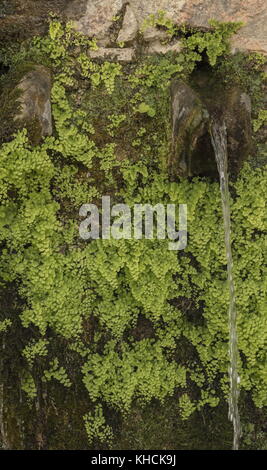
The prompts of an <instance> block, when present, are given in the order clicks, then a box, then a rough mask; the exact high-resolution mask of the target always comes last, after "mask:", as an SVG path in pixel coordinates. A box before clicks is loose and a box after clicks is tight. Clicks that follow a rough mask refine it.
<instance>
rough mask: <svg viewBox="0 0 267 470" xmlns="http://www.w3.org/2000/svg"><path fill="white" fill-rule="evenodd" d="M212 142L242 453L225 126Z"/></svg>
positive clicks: (217, 128)
mask: <svg viewBox="0 0 267 470" xmlns="http://www.w3.org/2000/svg"><path fill="white" fill-rule="evenodd" d="M211 139H212V145H213V148H214V151H215V156H216V161H217V166H218V171H219V175H220V186H221V197H222V208H223V219H224V232H225V247H226V256H227V273H228V285H229V294H230V302H229V333H230V336H229V356H230V367H229V378H230V394H229V419H230V420H231V421H232V423H233V427H234V440H233V449H234V450H238V446H239V440H240V436H241V426H240V416H239V411H238V396H239V382H240V379H239V376H238V341H237V312H236V299H235V285H234V277H233V255H232V247H231V214H230V193H229V179H228V155H227V131H226V125H225V123H223V124H219V123H217V122H213V123H212V126H211Z"/></svg>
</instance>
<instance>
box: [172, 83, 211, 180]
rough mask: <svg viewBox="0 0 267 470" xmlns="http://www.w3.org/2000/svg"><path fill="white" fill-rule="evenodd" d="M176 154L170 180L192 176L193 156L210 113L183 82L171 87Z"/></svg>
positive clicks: (174, 148)
mask: <svg viewBox="0 0 267 470" xmlns="http://www.w3.org/2000/svg"><path fill="white" fill-rule="evenodd" d="M171 101H172V152H171V156H170V160H169V170H170V177H171V178H172V179H175V178H177V177H179V176H192V155H193V152H194V150H195V147H196V144H197V142H198V140H199V139H200V137H201V136H203V134H204V132H205V126H206V125H207V123H208V119H209V113H208V111H207V109H206V108H205V106H204V105H203V103H202V102H201V100H200V98H199V97H198V95H197V93H196V92H195V91H194V90H193V89H192V88H190V87H189V86H188V85H187V84H185V83H183V82H182V81H181V80H174V81H173V82H172V85H171Z"/></svg>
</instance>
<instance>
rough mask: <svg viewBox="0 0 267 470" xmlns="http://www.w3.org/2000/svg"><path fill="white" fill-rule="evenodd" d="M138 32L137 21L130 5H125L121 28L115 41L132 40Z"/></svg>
mask: <svg viewBox="0 0 267 470" xmlns="http://www.w3.org/2000/svg"><path fill="white" fill-rule="evenodd" d="M137 32H138V23H137V20H136V17H135V14H134V12H133V10H132V9H131V7H130V6H129V5H127V7H126V10H125V15H124V19H123V24H122V29H121V30H120V32H119V35H118V38H117V42H130V41H133V40H134V39H135V37H136V35H137Z"/></svg>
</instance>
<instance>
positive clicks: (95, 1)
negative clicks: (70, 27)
mask: <svg viewBox="0 0 267 470" xmlns="http://www.w3.org/2000/svg"><path fill="white" fill-rule="evenodd" d="M125 3H126V0H74V1H72V2H70V3H69V5H68V7H67V9H66V11H65V14H66V16H67V17H68V18H70V19H74V20H75V27H76V29H77V30H78V31H80V32H82V33H84V34H86V35H88V36H94V37H96V38H97V39H106V38H107V37H108V34H109V29H110V27H111V26H112V24H113V21H114V18H115V17H116V16H117V15H118V14H119V13H120V11H121V10H122V8H123V6H124V4H125Z"/></svg>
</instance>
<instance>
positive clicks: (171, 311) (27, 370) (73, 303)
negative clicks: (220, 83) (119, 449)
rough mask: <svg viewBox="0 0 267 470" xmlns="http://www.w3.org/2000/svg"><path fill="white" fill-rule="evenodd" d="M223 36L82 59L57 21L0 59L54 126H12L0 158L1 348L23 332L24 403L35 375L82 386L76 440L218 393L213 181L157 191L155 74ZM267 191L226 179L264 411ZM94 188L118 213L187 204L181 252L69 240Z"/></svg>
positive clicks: (255, 388) (219, 318) (216, 49)
mask: <svg viewBox="0 0 267 470" xmlns="http://www.w3.org/2000/svg"><path fill="white" fill-rule="evenodd" d="M163 26H166V24H164V25H163ZM235 28H236V27H235V26H234V28H233V27H232V26H231V27H230V26H229V25H228V26H227V27H225V26H221V25H218V24H216V25H215V32H214V33H211V32H208V33H199V32H191V35H189V36H188V38H187V39H186V35H185V38H184V41H185V45H186V48H185V51H184V52H182V53H181V54H178V55H172V54H170V55H168V56H158V57H153V58H147V59H143V60H142V61H141V63H140V62H139V63H137V64H131V65H127V66H123V67H122V66H121V65H119V64H117V63H112V62H100V61H93V60H92V59H90V58H89V57H88V55H87V51H88V48H92V47H93V48H95V47H96V44H95V43H94V42H93V41H91V40H88V39H85V38H84V37H82V36H81V35H79V34H78V33H74V32H73V30H72V29H71V27H70V25H67V26H66V27H65V28H64V27H63V26H62V25H61V24H60V23H58V22H57V21H53V22H51V24H50V32H49V35H48V36H47V37H44V38H40V37H38V38H35V39H34V40H33V41H31V42H30V43H26V44H24V45H23V46H22V47H21V48H20V49H19V50H17V51H15V52H14V50H13V51H6V52H5V61H6V64H8V65H9V66H10V67H11V69H10V72H9V73H12V71H14V70H17V69H19V67H21V64H23V63H25V62H30V61H33V62H36V63H38V62H41V63H45V64H46V65H48V66H49V67H50V68H51V69H52V71H53V77H54V78H53V89H52V103H53V119H54V126H55V132H54V135H53V136H52V137H47V138H46V139H44V140H43V142H41V143H40V144H38V145H36V146H32V145H31V144H30V142H29V139H28V136H27V131H26V130H21V131H19V132H18V133H16V135H14V136H13V139H12V140H10V141H8V142H7V141H6V142H5V143H3V144H2V146H1V149H0V169H1V171H0V174H1V177H0V179H1V185H0V199H1V209H0V238H1V246H2V254H1V261H0V268H1V287H2V288H3V289H4V292H5V289H9V290H10V288H11V287H12V289H13V290H14V291H15V292H16V296H15V297H16V302H15V303H16V305H15V308H14V309H10V311H8V310H5V311H2V312H1V317H0V320H1V324H0V334H1V335H5V339H6V341H7V342H8V340H9V338H12V328H14V330H13V331H14V332H16V331H17V329H18V328H19V329H20V330H22V339H21V343H22V344H21V345H20V346H21V353H20V366H21V373H20V377H17V380H18V381H19V380H21V389H22V391H23V393H25V397H24V399H25V398H26V397H27V400H28V402H29V403H28V405H27V406H33V403H34V400H37V398H38V397H40V393H41V391H42V390H43V389H44V387H49V386H50V385H51V384H50V382H51V383H52V382H53V381H57V382H59V384H60V386H62V387H64V386H65V387H67V389H69V390H70V391H71V389H72V388H73V387H76V386H77V387H79V385H76V382H77V383H78V384H79V383H80V382H81V381H82V382H83V385H84V386H85V388H86V390H87V392H88V395H87V397H88V398H87V400H88V410H87V411H86V412H85V413H84V424H85V429H86V432H87V435H88V438H89V441H90V442H92V441H93V440H94V439H96V438H97V439H98V442H104V443H109V445H110V442H111V439H112V427H111V424H110V423H109V422H106V420H105V416H106V417H107V421H108V420H109V417H108V416H109V413H108V410H109V409H112V410H115V412H116V413H121V414H122V415H123V416H125V415H127V413H129V412H130V410H131V409H132V407H133V406H136V404H141V405H143V404H145V403H151V402H152V403H153V400H155V399H157V400H160V402H162V403H163V402H164V400H166V399H168V398H169V397H171V396H174V397H175V400H176V402H177V411H178V412H179V413H180V416H181V417H182V419H186V418H188V417H189V416H190V415H192V413H193V412H194V411H195V410H201V409H202V408H203V407H205V406H206V405H209V406H210V407H216V406H217V405H218V404H219V403H220V402H223V401H226V400H227V394H228V374H227V371H228V317H227V309H228V290H227V274H226V256H225V252H224V242H223V237H224V234H223V224H222V213H221V205H220V191H219V184H218V182H216V181H211V180H208V179H204V178H202V179H200V178H196V179H194V180H192V181H189V180H187V179H181V180H180V181H177V182H169V180H168V175H167V170H166V165H165V162H166V156H167V155H168V151H169V137H170V128H169V126H170V124H169V121H170V120H169V83H170V80H171V79H172V77H174V76H175V77H176V76H178V77H181V78H183V79H185V80H186V79H188V77H189V75H190V73H191V72H192V71H193V69H194V67H195V65H196V63H197V62H199V61H200V60H201V53H202V52H203V51H204V49H206V50H207V54H208V57H209V59H210V63H211V65H215V63H216V61H217V60H218V57H219V56H221V55H222V53H224V52H226V51H227V38H228V36H229V31H233V29H235ZM231 60H232V59H230V58H229V61H228V63H227V65H225V64H226V59H224V61H223V62H221V63H220V62H218V63H217V67H218V70H219V67H220V64H221V67H222V68H223V67H226V66H227V67H228V69H229V68H230V65H229V63H230V61H231ZM249 60H250V63H251V59H249ZM257 66H259V65H258V62H257ZM263 118H264V116H263V115H262V114H261V115H260V117H259V119H260V121H261V122H262V121H263ZM257 127H258V126H257V125H256V129H255V130H257ZM266 183H267V173H266V167H262V168H252V167H251V166H249V165H248V164H247V165H246V166H245V167H244V169H243V171H242V173H241V174H240V176H239V178H238V180H237V182H236V183H235V184H233V185H232V219H233V251H234V266H235V278H236V291H237V307H238V313H239V325H238V328H239V341H240V342H239V351H240V356H239V368H240V375H241V388H242V390H244V391H246V392H249V393H250V394H251V396H252V398H253V400H254V403H255V404H256V406H257V407H260V408H261V407H265V406H267V395H266V387H267V373H266V371H267V369H266V367H267V357H266V343H267V315H266V313H267V312H266V271H265V264H266V258H265V256H266V251H265V238H264V234H265V231H266V207H265V191H266V189H265V188H266ZM102 195H110V196H111V198H112V201H114V202H125V203H127V204H129V206H130V207H132V206H133V205H134V204H135V203H151V204H153V205H155V204H157V203H158V202H161V203H164V204H168V203H170V202H171V203H173V204H179V203H187V204H188V226H189V244H188V247H187V248H186V250H185V251H183V252H179V253H178V254H177V252H172V251H169V249H168V243H167V240H140V241H136V240H127V239H121V240H95V241H91V242H84V241H82V240H81V239H80V238H79V232H78V227H79V223H80V219H79V216H78V210H79V207H80V205H81V204H83V203H87V202H94V203H97V204H98V203H100V201H101V196H102ZM18 316H19V322H18ZM13 323H14V326H13ZM19 325H20V326H19ZM61 348H62V349H61ZM62 351H64V353H63V352H62ZM66 351H67V353H66ZM74 364H75V366H74ZM77 364H78V366H79V368H78V369H77ZM46 389H47V388H46ZM48 390H49V388H48ZM50 390H52V389H50ZM66 393H68V392H66ZM79 418H80V420H82V419H83V418H82V415H81V416H80V417H79Z"/></svg>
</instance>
